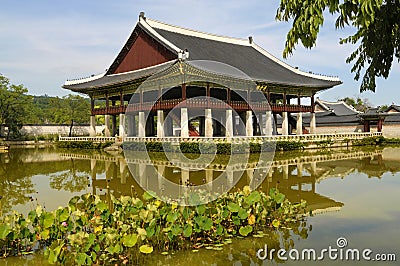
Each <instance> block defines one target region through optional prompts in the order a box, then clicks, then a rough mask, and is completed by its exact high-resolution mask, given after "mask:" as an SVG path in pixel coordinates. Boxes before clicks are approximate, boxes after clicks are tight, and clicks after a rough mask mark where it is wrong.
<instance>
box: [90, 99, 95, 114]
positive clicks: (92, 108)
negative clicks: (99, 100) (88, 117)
mask: <svg viewBox="0 0 400 266" xmlns="http://www.w3.org/2000/svg"><path fill="white" fill-rule="evenodd" d="M93 110H94V98H93V96H92V97H90V112H92V113H93Z"/></svg>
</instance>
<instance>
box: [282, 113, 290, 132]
mask: <svg viewBox="0 0 400 266" xmlns="http://www.w3.org/2000/svg"><path fill="white" fill-rule="evenodd" d="M282 135H289V119H288V113H287V112H282Z"/></svg>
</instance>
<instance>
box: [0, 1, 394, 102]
mask: <svg viewBox="0 0 400 266" xmlns="http://www.w3.org/2000/svg"><path fill="white" fill-rule="evenodd" d="M0 6H1V9H0V73H1V74H2V75H4V76H6V77H7V78H9V79H10V81H11V83H13V84H23V85H24V86H25V87H26V88H28V91H29V93H30V94H33V95H44V94H47V95H50V96H64V95H67V94H69V93H70V91H68V90H65V89H62V87H61V86H62V85H63V84H64V82H65V81H66V80H67V79H75V78H81V77H87V76H90V75H92V74H99V73H102V72H104V71H105V69H107V68H109V66H110V65H111V63H112V62H113V61H114V59H115V57H116V56H117V54H118V53H119V51H120V49H121V48H122V46H123V45H124V44H125V42H126V40H127V38H128V37H129V35H130V34H131V32H132V30H133V29H134V27H135V25H136V23H137V22H138V16H139V13H140V12H141V11H144V12H145V15H146V17H149V18H152V19H155V20H159V21H162V22H166V23H169V24H173V25H178V26H182V27H186V28H191V29H195V30H200V31H204V32H208V33H213V34H219V35H225V36H231V37H238V38H248V36H253V39H254V42H255V43H257V44H258V45H259V46H261V47H263V48H264V49H266V50H267V51H269V52H270V53H271V54H273V55H274V56H276V57H278V58H280V59H282V60H283V58H282V51H283V49H284V46H285V40H286V34H287V32H288V30H289V29H290V26H291V24H290V23H287V22H278V21H276V20H275V14H276V10H277V8H278V6H279V1H277V0H273V1H267V0H247V1H243V0H240V1H239V0H230V1H224V0H221V1H215V0H201V1H194V0H168V1H161V0H118V1H109V0H108V1H106V0H85V1H82V0H69V1H63V0H58V1H54V0H37V1H23V2H21V1H15V0H0ZM334 20H335V18H334V17H332V16H330V15H328V17H327V18H326V20H325V24H324V26H323V28H322V29H321V31H320V35H319V37H318V40H317V44H316V47H314V48H313V49H311V50H310V49H305V48H303V47H302V46H301V44H300V45H298V46H297V48H296V50H295V52H294V54H293V55H292V56H290V57H289V58H287V59H285V60H284V61H285V62H286V63H288V64H290V65H292V66H297V67H299V69H301V70H304V71H307V72H308V71H312V72H313V73H318V74H324V75H330V76H339V78H340V79H341V80H342V81H343V84H342V85H339V86H336V87H334V88H332V89H329V90H327V91H324V92H322V93H319V94H318V95H317V96H318V97H319V98H321V99H324V100H327V101H336V100H337V99H340V98H343V97H346V96H349V97H358V96H360V97H361V98H368V100H369V102H370V103H372V104H373V105H374V106H377V105H383V104H392V103H395V104H400V93H398V91H397V89H399V84H400V65H399V63H395V64H394V65H393V66H392V70H391V74H390V76H389V78H388V79H378V80H377V90H376V92H375V93H373V92H365V93H362V94H360V92H359V86H360V81H355V80H354V78H353V77H354V74H353V73H351V66H352V65H351V64H346V62H345V61H346V58H347V57H348V56H349V54H350V53H351V52H352V51H353V50H355V48H356V47H355V46H352V45H339V40H340V38H344V37H346V36H348V35H349V34H351V33H354V32H355V30H354V29H351V28H350V29H344V30H336V29H335V28H334Z"/></svg>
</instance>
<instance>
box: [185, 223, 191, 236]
mask: <svg viewBox="0 0 400 266" xmlns="http://www.w3.org/2000/svg"><path fill="white" fill-rule="evenodd" d="M192 231H193V228H192V226H191V225H190V224H185V226H184V227H183V236H184V237H190V236H191V235H192Z"/></svg>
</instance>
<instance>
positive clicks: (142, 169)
mask: <svg viewBox="0 0 400 266" xmlns="http://www.w3.org/2000/svg"><path fill="white" fill-rule="evenodd" d="M146 168H147V167H146V164H145V163H139V164H138V170H139V173H138V175H139V185H140V186H141V187H142V188H143V189H144V190H146V189H147V188H148V186H147V181H148V180H147V171H146V170H147V169H146Z"/></svg>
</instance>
